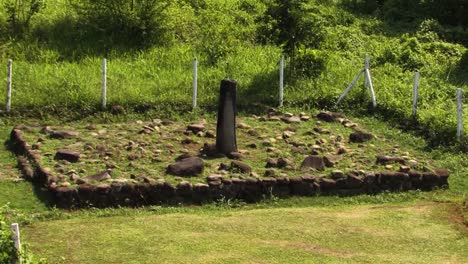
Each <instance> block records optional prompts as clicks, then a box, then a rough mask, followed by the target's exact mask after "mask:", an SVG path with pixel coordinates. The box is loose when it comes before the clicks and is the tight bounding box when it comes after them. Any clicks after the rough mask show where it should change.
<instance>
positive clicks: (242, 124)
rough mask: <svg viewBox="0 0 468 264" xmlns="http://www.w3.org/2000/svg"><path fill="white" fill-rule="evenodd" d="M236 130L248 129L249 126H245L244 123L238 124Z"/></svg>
mask: <svg viewBox="0 0 468 264" xmlns="http://www.w3.org/2000/svg"><path fill="white" fill-rule="evenodd" d="M237 128H239V129H249V128H250V126H249V125H247V124H246V123H238V124H237Z"/></svg>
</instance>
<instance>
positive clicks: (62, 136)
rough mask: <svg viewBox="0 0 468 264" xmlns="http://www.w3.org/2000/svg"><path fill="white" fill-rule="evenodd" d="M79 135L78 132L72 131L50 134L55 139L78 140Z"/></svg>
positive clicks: (59, 131) (58, 131)
mask: <svg viewBox="0 0 468 264" xmlns="http://www.w3.org/2000/svg"><path fill="white" fill-rule="evenodd" d="M78 135H79V134H78V132H76V131H70V130H57V131H51V132H50V137H51V138H55V139H69V138H76V137H77V136H78Z"/></svg>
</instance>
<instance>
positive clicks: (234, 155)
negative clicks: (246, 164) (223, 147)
mask: <svg viewBox="0 0 468 264" xmlns="http://www.w3.org/2000/svg"><path fill="white" fill-rule="evenodd" d="M227 157H228V158H230V159H235V160H241V159H242V158H244V155H242V154H240V153H239V152H231V153H229V154H228V155H227Z"/></svg>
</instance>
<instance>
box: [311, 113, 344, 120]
mask: <svg viewBox="0 0 468 264" xmlns="http://www.w3.org/2000/svg"><path fill="white" fill-rule="evenodd" d="M342 117H343V115H342V114H340V113H334V112H320V113H318V114H317V118H318V119H320V120H322V121H325V122H334V121H335V119H337V118H342Z"/></svg>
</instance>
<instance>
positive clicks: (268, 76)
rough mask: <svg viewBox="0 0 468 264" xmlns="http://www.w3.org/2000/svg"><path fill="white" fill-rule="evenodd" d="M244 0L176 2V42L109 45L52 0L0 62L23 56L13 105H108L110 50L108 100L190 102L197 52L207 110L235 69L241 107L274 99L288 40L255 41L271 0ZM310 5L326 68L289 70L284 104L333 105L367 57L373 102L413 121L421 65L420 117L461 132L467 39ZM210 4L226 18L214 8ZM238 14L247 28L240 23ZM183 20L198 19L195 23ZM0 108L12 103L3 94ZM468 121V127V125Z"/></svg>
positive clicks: (439, 134)
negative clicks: (104, 82) (313, 73)
mask: <svg viewBox="0 0 468 264" xmlns="http://www.w3.org/2000/svg"><path fill="white" fill-rule="evenodd" d="M244 2H245V1H240V0H239V1H235V2H232V3H230V4H227V3H226V1H219V5H217V4H216V3H218V0H210V1H208V2H207V3H209V4H207V5H206V6H205V7H204V8H205V9H204V10H197V9H195V8H194V7H192V6H190V5H189V4H180V3H178V2H177V4H173V5H171V7H170V8H169V9H168V11H167V12H170V14H172V16H170V17H171V19H172V20H169V21H168V22H167V23H168V27H169V28H170V29H171V32H172V33H173V35H174V38H173V41H172V42H168V43H167V45H163V46H154V47H152V48H149V49H144V50H134V49H131V48H129V49H122V47H114V48H112V47H111V48H110V49H108V50H107V51H105V52H103V50H102V49H101V48H102V47H103V45H104V46H105V45H106V43H99V42H96V43H93V41H92V40H89V39H87V38H85V37H84V38H82V39H81V41H82V42H80V43H74V42H73V40H74V39H73V38H74V37H77V36H78V37H79V36H80V35H79V34H78V33H80V32H78V33H77V32H74V30H80V28H79V25H80V24H79V23H78V22H79V21H78V20H79V18H77V14H76V13H74V12H73V10H71V9H70V7H69V6H68V5H67V4H66V3H64V2H62V1H48V7H47V8H46V9H45V10H44V11H43V12H42V13H40V14H39V15H38V16H37V17H35V18H34V21H33V23H32V24H33V28H32V29H31V32H32V33H31V36H30V37H29V38H25V39H16V40H15V39H10V40H4V41H3V43H4V44H3V46H2V45H1V44H0V58H1V61H0V65H6V60H7V58H8V57H13V58H14V77H13V103H12V108H13V110H15V111H20V112H23V111H28V110H29V111H34V112H46V113H47V112H59V113H62V112H63V111H79V112H80V113H84V114H87V113H92V112H94V111H97V110H99V103H100V99H101V98H100V96H101V92H100V87H101V85H100V83H101V68H100V67H101V60H102V58H103V57H107V58H108V103H109V104H110V105H114V104H118V105H122V106H124V108H126V109H127V110H130V111H131V110H133V109H134V108H138V106H139V105H142V104H151V105H153V106H154V108H155V109H156V110H157V111H165V112H168V111H169V112H170V111H185V110H189V109H190V107H191V83H192V60H193V58H194V57H198V59H199V61H200V66H199V85H198V87H199V106H200V108H201V109H205V110H212V109H214V108H215V106H216V100H217V90H218V87H219V82H220V80H221V79H223V78H228V77H229V78H231V79H235V80H237V81H238V84H239V95H238V96H239V99H238V101H239V109H240V110H242V109H250V107H252V106H254V105H256V104H258V105H265V106H277V104H278V99H277V98H278V60H279V58H280V55H281V49H280V48H279V47H274V46H271V45H267V44H259V43H257V42H256V41H255V40H254V39H252V36H253V35H252V34H254V33H255V32H256V30H257V29H258V27H259V26H258V24H259V23H258V22H257V20H256V18H258V17H259V16H261V15H262V12H264V11H265V5H264V3H263V2H260V1H247V2H249V3H250V4H252V5H254V6H255V7H256V9H255V11H252V12H251V13H248V12H246V11H245V10H243V9H242V8H241V5H242V4H245V3H244ZM187 3H188V2H187ZM313 4H314V5H313ZM310 5H311V6H313V8H312V9H311V10H312V11H310V15H311V16H317V17H319V18H320V19H321V20H320V21H322V22H321V23H322V24H323V28H322V29H323V30H324V31H325V33H326V39H325V41H324V43H322V44H321V46H320V49H319V52H320V54H321V56H323V58H324V59H325V61H326V70H325V71H324V72H323V73H322V74H321V75H320V76H319V77H318V78H317V79H310V78H294V77H293V76H291V75H290V74H289V73H290V71H288V70H286V77H285V78H286V82H287V85H286V88H285V104H286V106H288V105H289V106H299V107H304V108H316V107H319V108H329V109H335V108H334V105H335V102H336V99H337V98H338V96H339V95H340V93H342V92H343V90H344V89H345V88H346V86H347V85H348V84H349V82H351V80H352V79H353V78H354V76H355V75H356V74H357V73H358V71H359V70H360V69H361V68H362V67H363V64H364V56H365V54H369V55H371V72H372V77H373V84H374V87H375V91H376V96H377V103H378V109H375V110H372V111H373V112H376V113H378V114H379V115H381V116H383V117H384V118H392V119H400V120H409V119H411V116H410V115H411V105H412V78H413V70H415V68H414V65H417V66H419V70H420V72H421V85H420V101H419V107H418V109H419V111H418V115H419V116H418V120H419V123H420V124H422V125H423V126H425V127H426V130H425V133H427V135H428V136H429V137H430V138H438V139H440V138H442V139H444V141H445V142H450V141H454V139H455V133H456V131H455V130H456V105H455V94H456V88H458V87H460V88H462V89H464V90H465V91H466V90H467V88H468V85H467V83H466V80H467V79H468V78H467V75H468V73H466V72H464V71H465V70H466V69H463V68H460V67H459V65H460V63H461V60H462V59H461V58H462V55H463V54H464V53H467V52H468V51H467V49H466V47H464V46H461V45H458V44H450V43H447V42H444V41H443V39H442V38H441V37H439V36H437V32H431V31H430V32H429V33H427V30H426V31H424V30H422V29H421V27H420V25H419V24H418V23H419V22H415V23H413V24H411V25H398V26H395V25H391V24H388V23H386V22H385V21H380V20H378V19H376V18H373V17H371V16H364V15H360V14H355V13H352V12H350V11H348V10H346V9H344V7H343V6H342V5H340V1H313V0H311V1H310ZM0 9H1V8H0ZM226 10H232V14H233V15H232V17H231V16H224V17H223V16H219V13H220V12H224V11H226ZM211 11H213V13H212V14H218V15H210V16H207V15H206V14H208V13H210V12H211ZM182 14H186V16H183V15H182ZM0 16H1V17H3V18H4V16H5V14H4V11H1V10H0ZM233 17H234V18H233ZM77 21H78V22H77ZM239 21H244V23H246V25H247V26H246V27H243V26H239V23H240V22H239ZM0 24H1V20H0ZM179 24H180V25H183V27H186V26H187V25H191V27H189V28H190V30H188V31H187V30H186V29H184V28H182V26H180V27H178V26H177V25H179ZM421 25H422V24H421ZM256 28H257V29H256ZM203 32H205V33H203ZM206 32H209V33H206ZM231 32H232V34H231ZM81 33H82V32H81ZM81 33H80V34H81ZM83 34H84V33H83ZM434 34H435V35H434ZM230 35H232V36H230ZM228 36H229V37H228ZM0 43H2V42H1V41H0ZM213 43H214V45H209V44H213ZM107 44H111V43H107ZM2 47H3V48H2ZM213 48H214V49H219V50H217V51H219V52H225V54H224V53H223V54H224V55H223V56H221V57H220V58H218V59H217V60H216V62H213V58H212V57H211V56H212V53H211V51H210V50H211V49H213ZM405 56H406V57H405ZM5 78H6V70H2V71H0V80H3V79H5ZM362 87H363V80H360V81H359V83H358V85H357V86H356V87H355V88H354V89H353V90H352V91H351V93H350V94H348V96H347V97H346V99H345V100H344V101H343V103H342V104H341V105H340V106H339V108H338V110H352V111H356V110H367V109H368V106H369V102H370V100H369V95H368V91H366V90H364V89H363V88H362ZM0 96H1V95H0ZM465 101H466V100H465ZM0 107H2V108H4V102H3V101H2V102H1V103H0ZM464 108H465V109H467V106H466V104H465V106H464ZM464 128H465V131H468V122H465V124H464Z"/></svg>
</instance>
